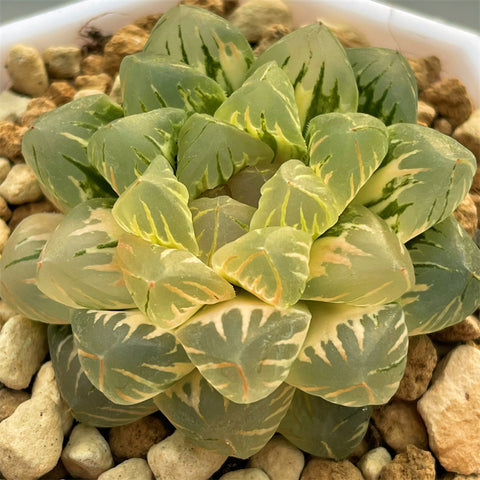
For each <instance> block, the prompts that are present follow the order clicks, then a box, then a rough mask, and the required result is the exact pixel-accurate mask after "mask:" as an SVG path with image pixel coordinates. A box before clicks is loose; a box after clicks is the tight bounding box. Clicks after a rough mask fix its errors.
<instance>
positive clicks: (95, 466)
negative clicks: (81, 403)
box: [62, 423, 113, 479]
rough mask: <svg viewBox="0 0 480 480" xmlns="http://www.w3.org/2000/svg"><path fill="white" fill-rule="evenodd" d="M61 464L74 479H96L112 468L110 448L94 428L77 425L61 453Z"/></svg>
mask: <svg viewBox="0 0 480 480" xmlns="http://www.w3.org/2000/svg"><path fill="white" fill-rule="evenodd" d="M62 462H63V465H64V466H65V468H66V469H67V470H68V473H70V475H72V477H75V478H83V479H90V478H93V479H95V478H97V477H98V476H99V475H100V474H101V473H103V472H105V471H106V470H109V469H110V468H112V467H113V458H112V453H111V451H110V447H109V445H108V443H107V441H106V440H105V438H104V437H103V436H102V434H101V433H100V432H99V431H98V429H96V428H95V427H88V426H86V425H83V424H81V423H79V424H78V425H76V426H75V427H74V429H73V430H72V433H71V434H70V438H69V440H68V443H67V445H66V446H65V448H64V449H63V452H62Z"/></svg>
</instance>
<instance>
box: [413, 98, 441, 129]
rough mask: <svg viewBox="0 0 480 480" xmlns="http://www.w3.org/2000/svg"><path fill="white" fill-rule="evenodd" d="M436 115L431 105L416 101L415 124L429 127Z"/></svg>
mask: <svg viewBox="0 0 480 480" xmlns="http://www.w3.org/2000/svg"><path fill="white" fill-rule="evenodd" d="M436 113H437V112H435V109H434V108H433V107H432V106H431V105H429V104H428V103H425V102H422V101H421V100H419V101H418V110H417V123H418V124H419V125H424V126H425V127H429V126H430V125H431V124H432V122H433V119H434V118H435V115H436Z"/></svg>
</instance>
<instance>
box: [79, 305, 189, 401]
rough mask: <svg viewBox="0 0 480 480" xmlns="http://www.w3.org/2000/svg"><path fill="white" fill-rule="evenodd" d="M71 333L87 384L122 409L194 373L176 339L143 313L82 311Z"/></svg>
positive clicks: (150, 396)
mask: <svg viewBox="0 0 480 480" xmlns="http://www.w3.org/2000/svg"><path fill="white" fill-rule="evenodd" d="M72 331H73V338H74V341H75V345H76V346H77V349H78V350H77V351H78V357H79V360H80V364H81V365H82V368H83V370H84V372H85V374H86V375H87V377H88V379H89V380H90V381H91V382H92V384H93V385H94V387H95V388H97V389H98V390H100V391H101V392H102V393H103V394H104V395H105V396H106V397H107V398H108V399H110V400H111V401H112V402H114V403H116V404H119V405H131V404H138V403H141V402H145V401H146V400H148V399H150V398H153V397H154V396H155V395H158V394H159V393H160V392H163V391H164V390H166V389H167V388H168V387H170V386H171V385H173V384H174V383H175V382H177V381H178V380H180V378H182V377H183V376H185V375H187V374H188V373H190V372H191V371H192V370H193V368H194V366H193V365H192V363H191V362H190V361H189V359H188V357H187V355H186V353H185V350H184V349H183V347H182V345H181V344H180V343H179V342H178V340H177V339H176V338H175V336H174V335H173V334H172V333H169V332H167V331H166V330H164V329H162V328H160V327H157V326H155V325H152V324H151V323H150V322H149V321H148V320H147V319H146V318H145V316H144V315H142V314H141V313H140V312H139V311H138V310H126V311H120V312H112V311H102V310H77V311H76V313H75V314H74V315H73V317H72ZM133 352H135V354H132V353H133Z"/></svg>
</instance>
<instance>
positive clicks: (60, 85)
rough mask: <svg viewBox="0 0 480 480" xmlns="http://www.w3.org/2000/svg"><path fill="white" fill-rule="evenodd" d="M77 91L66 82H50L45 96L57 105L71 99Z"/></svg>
mask: <svg viewBox="0 0 480 480" xmlns="http://www.w3.org/2000/svg"><path fill="white" fill-rule="evenodd" d="M76 92H77V91H76V90H75V89H74V88H73V87H72V86H71V85H70V84H69V83H67V82H52V83H51V84H50V86H49V87H48V90H47V91H46V92H45V96H46V97H47V98H48V99H49V100H51V101H52V102H53V103H54V104H55V105H56V106H57V107H60V106H62V105H65V104H66V103H68V102H70V101H72V100H73V97H74V96H75V93H76Z"/></svg>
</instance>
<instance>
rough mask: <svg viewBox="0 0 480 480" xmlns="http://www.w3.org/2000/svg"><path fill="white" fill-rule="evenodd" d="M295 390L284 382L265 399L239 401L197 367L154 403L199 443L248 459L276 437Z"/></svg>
mask: <svg viewBox="0 0 480 480" xmlns="http://www.w3.org/2000/svg"><path fill="white" fill-rule="evenodd" d="M294 390H295V389H294V388H292V387H290V386H288V385H285V384H282V385H280V386H279V387H278V388H277V389H276V390H275V391H274V392H273V393H271V394H270V395H269V396H268V397H266V398H264V399H263V400H259V401H258V402H254V403H249V404H238V403H234V402H231V401H230V400H227V399H226V398H225V397H222V395H220V394H219V393H218V392H217V391H216V390H215V389H214V388H213V387H212V386H211V385H210V384H209V383H208V382H207V381H206V380H205V379H204V378H203V377H202V376H201V375H200V373H199V372H198V371H197V370H194V371H193V372H192V373H190V374H189V375H188V376H186V377H184V378H183V379H181V380H180V381H179V382H178V383H176V384H175V385H174V386H173V387H171V388H170V389H168V390H167V391H166V392H164V393H161V394H160V395H158V396H157V397H156V398H155V403H156V404H157V405H158V408H160V410H161V411H162V413H163V414H164V415H165V416H166V417H167V418H168V419H169V420H170V422H172V423H173V424H174V425H175V427H176V428H178V429H179V430H181V431H182V432H183V433H184V434H185V435H186V436H187V437H188V438H190V440H192V441H193V442H195V443H196V444H197V445H200V446H201V447H203V448H206V449H209V450H215V451H217V452H218V453H222V454H224V455H231V456H234V457H238V458H248V457H250V456H252V455H253V454H254V453H257V452H258V451H259V450H261V449H262V447H263V446H264V445H265V444H266V443H267V442H268V440H270V438H271V437H272V436H273V434H274V433H275V431H276V430H277V427H278V424H279V423H280V421H281V419H282V418H283V416H284V415H285V413H286V411H287V409H288V407H289V405H290V402H291V400H292V396H293V393H294Z"/></svg>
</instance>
